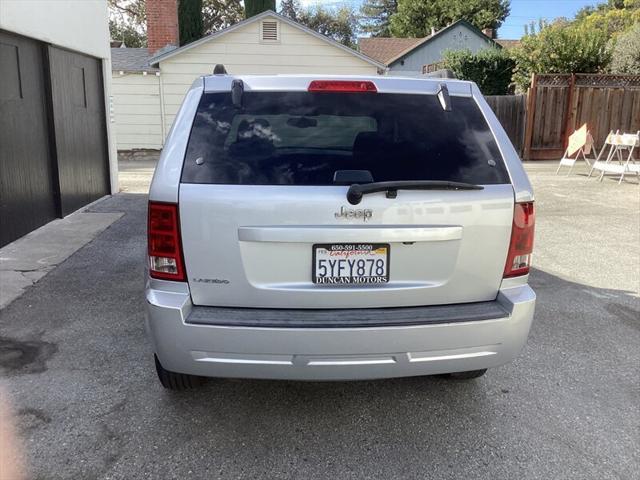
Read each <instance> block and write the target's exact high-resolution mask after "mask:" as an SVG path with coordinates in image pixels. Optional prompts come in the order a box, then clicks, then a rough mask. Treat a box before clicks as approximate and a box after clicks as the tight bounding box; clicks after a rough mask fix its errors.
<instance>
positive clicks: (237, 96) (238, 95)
mask: <svg viewBox="0 0 640 480" xmlns="http://www.w3.org/2000/svg"><path fill="white" fill-rule="evenodd" d="M243 93H244V83H242V80H240V79H235V80H234V81H233V82H231V102H232V103H233V106H234V107H236V108H242V94H243Z"/></svg>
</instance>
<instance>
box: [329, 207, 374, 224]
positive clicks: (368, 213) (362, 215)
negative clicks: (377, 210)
mask: <svg viewBox="0 0 640 480" xmlns="http://www.w3.org/2000/svg"><path fill="white" fill-rule="evenodd" d="M334 215H335V217H336V218H345V219H346V218H355V219H362V221H363V222H366V221H367V220H370V219H371V217H373V210H371V209H370V208H360V209H355V208H347V207H344V206H343V207H340V211H339V212H336V213H335V214H334Z"/></svg>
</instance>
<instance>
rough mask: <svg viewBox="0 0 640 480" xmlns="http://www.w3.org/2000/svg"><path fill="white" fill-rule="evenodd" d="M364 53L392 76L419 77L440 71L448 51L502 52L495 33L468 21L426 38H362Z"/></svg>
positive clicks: (360, 43)
mask: <svg viewBox="0 0 640 480" xmlns="http://www.w3.org/2000/svg"><path fill="white" fill-rule="evenodd" d="M359 46H360V51H361V52H362V53H363V54H365V55H367V56H369V57H371V58H375V59H376V60H377V61H379V62H380V63H383V64H384V65H385V66H387V73H388V74H389V75H403V76H418V75H422V74H424V73H430V72H433V71H435V70H438V69H439V68H440V63H441V62H442V59H443V56H444V52H446V51H447V50H471V51H472V52H474V53H475V52H478V51H480V50H482V49H485V48H492V47H493V48H501V45H500V44H499V43H497V42H496V41H495V40H494V39H493V31H492V30H491V29H486V30H485V31H484V32H483V31H481V30H479V29H477V28H476V27H474V26H473V25H471V24H470V23H469V22H467V21H465V20H458V21H457V22H455V23H452V24H451V25H449V26H448V27H445V28H443V29H442V30H439V31H437V32H436V31H433V32H432V33H431V35H429V36H428V37H424V38H382V37H376V38H361V39H360V40H359Z"/></svg>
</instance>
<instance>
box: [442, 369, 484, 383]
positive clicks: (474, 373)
mask: <svg viewBox="0 0 640 480" xmlns="http://www.w3.org/2000/svg"><path fill="white" fill-rule="evenodd" d="M485 373H487V369H486V368H483V369H482V370H469V371H468V372H453V373H450V374H449V377H450V378H455V379H457V380H471V379H472V378H478V377H481V376H483V375H484V374H485Z"/></svg>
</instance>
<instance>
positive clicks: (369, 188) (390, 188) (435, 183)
mask: <svg viewBox="0 0 640 480" xmlns="http://www.w3.org/2000/svg"><path fill="white" fill-rule="evenodd" d="M483 189H484V187H483V186H482V185H474V184H473V183H463V182H447V181H442V180H403V181H397V182H373V183H367V184H363V185H360V184H357V183H356V184H354V185H351V186H350V187H349V190H348V191H347V200H348V201H349V203H350V204H351V205H357V204H359V203H360V202H361V201H362V197H363V196H364V195H366V194H368V193H375V192H387V198H396V197H397V196H398V190H483Z"/></svg>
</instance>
